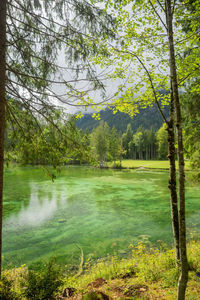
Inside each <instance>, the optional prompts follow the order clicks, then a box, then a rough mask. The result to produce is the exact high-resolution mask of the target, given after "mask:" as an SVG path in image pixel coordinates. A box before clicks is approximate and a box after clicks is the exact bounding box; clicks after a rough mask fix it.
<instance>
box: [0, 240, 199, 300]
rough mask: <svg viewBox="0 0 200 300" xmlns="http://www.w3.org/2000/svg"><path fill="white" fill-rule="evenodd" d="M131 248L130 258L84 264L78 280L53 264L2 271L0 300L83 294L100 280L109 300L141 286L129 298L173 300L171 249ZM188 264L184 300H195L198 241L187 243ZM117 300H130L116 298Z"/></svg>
mask: <svg viewBox="0 0 200 300" xmlns="http://www.w3.org/2000/svg"><path fill="white" fill-rule="evenodd" d="M130 247H131V250H132V255H131V257H130V258H127V259H124V258H119V257H118V256H116V255H114V256H112V257H110V258H106V259H102V260H101V261H100V262H98V263H96V264H93V265H90V263H89V262H87V263H86V264H85V268H84V273H83V274H82V275H81V276H79V277H77V276H75V275H74V274H67V273H66V272H64V271H63V270H60V268H59V267H58V266H57V265H56V264H55V262H54V261H50V262H49V263H48V264H46V265H43V267H42V268H41V269H40V270H39V271H33V270H28V268H27V267H26V266H22V267H21V268H16V269H12V270H7V271H4V272H3V275H2V279H1V281H0V299H1V300H2V299H3V300H18V299H30V300H31V299H32V300H34V299H35V300H45V299H55V297H56V295H62V291H63V290H64V289H65V288H67V287H73V288H75V289H76V292H77V293H78V294H79V295H83V294H85V293H86V292H87V291H89V290H90V286H91V283H92V282H94V281H95V280H97V279H99V278H102V279H104V281H105V284H104V285H103V286H102V287H101V291H102V292H104V293H106V294H107V295H109V296H110V297H111V298H112V296H113V295H114V294H113V293H115V298H116V297H117V296H116V291H117V289H118V290H120V293H121V294H122V293H124V294H123V295H126V294H127V293H130V290H131V288H132V290H133V287H141V288H140V290H141V291H143V293H144V294H142V295H141V297H140V295H139V294H137V298H134V297H132V298H131V299H176V291H177V281H178V277H179V270H178V269H177V267H176V264H175V253H174V250H173V249H166V248H165V247H163V246H162V247H160V249H155V248H153V247H152V246H148V247H147V246H146V244H145V243H143V242H140V243H138V244H137V245H131V246H130ZM188 261H189V264H190V273H189V281H188V288H187V297H186V299H198V297H199V295H200V277H199V275H200V241H196V240H192V241H190V242H189V243H188ZM145 293H146V294H145ZM121 294H120V295H121ZM132 295H133V294H132ZM145 295H146V296H145ZM157 297H158V298H157ZM117 299H130V298H126V297H125V296H122V298H121V296H119V297H118V298H117Z"/></svg>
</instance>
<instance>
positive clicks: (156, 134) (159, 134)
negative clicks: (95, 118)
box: [89, 121, 168, 167]
mask: <svg viewBox="0 0 200 300" xmlns="http://www.w3.org/2000/svg"><path fill="white" fill-rule="evenodd" d="M89 140H90V145H91V150H92V155H93V157H94V159H95V160H96V161H98V162H99V165H100V167H103V166H105V165H106V162H108V161H113V162H114V164H115V162H116V161H121V160H122V159H124V158H125V159H143V160H151V159H167V154H168V146H167V131H166V127H165V125H163V126H162V127H161V128H160V129H159V130H158V131H155V130H154V129H153V128H150V129H144V128H143V127H142V126H140V127H139V128H138V130H137V131H136V133H133V130H132V127H131V124H128V126H127V128H126V132H124V133H123V134H120V133H118V132H117V130H116V128H115V127H112V129H111V128H110V127H109V125H108V124H107V123H106V122H104V121H101V122H100V124H99V126H98V127H96V128H95V129H93V131H92V132H91V133H90V134H89Z"/></svg>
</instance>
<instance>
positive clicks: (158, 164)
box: [108, 159, 190, 170]
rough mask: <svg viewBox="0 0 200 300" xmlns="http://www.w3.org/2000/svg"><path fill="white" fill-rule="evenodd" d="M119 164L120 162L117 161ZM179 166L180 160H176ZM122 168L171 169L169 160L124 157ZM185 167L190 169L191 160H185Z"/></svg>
mask: <svg viewBox="0 0 200 300" xmlns="http://www.w3.org/2000/svg"><path fill="white" fill-rule="evenodd" d="M117 165H119V162H117ZM108 166H109V167H113V166H114V164H113V163H109V164H108ZM176 166H177V168H178V161H176ZM122 168H146V169H169V161H168V160H133V159H124V160H122ZM185 169H186V170H190V162H189V161H185Z"/></svg>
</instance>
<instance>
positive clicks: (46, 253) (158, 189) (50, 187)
mask: <svg viewBox="0 0 200 300" xmlns="http://www.w3.org/2000/svg"><path fill="white" fill-rule="evenodd" d="M16 173H17V175H18V176H17V180H16ZM167 186H168V173H167V172H145V171H139V172H137V171H129V172H126V171H112V170H95V169H93V170H92V169H87V168H83V167H77V168H66V169H65V170H64V171H63V173H62V174H61V176H60V177H58V178H57V179H56V180H55V182H54V183H52V182H51V181H50V180H49V179H47V178H46V177H45V176H44V174H43V173H42V171H41V170H39V169H36V168H25V169H23V168H16V170H14V171H12V172H11V171H10V172H7V173H6V176H5V194H4V201H5V202H4V228H3V255H4V265H8V264H10V263H12V264H13V265H21V264H23V263H26V264H30V263H32V262H36V261H37V260H41V259H45V258H49V257H50V256H54V257H57V258H58V260H59V261H60V262H65V263H69V262H70V263H78V262H79V257H80V253H79V249H78V247H77V246H76V244H79V245H80V246H81V247H82V249H83V251H84V256H85V258H86V259H87V256H88V255H90V256H92V257H94V258H99V257H103V256H105V255H107V254H108V253H110V254H113V253H116V252H117V253H121V252H122V250H125V251H127V249H128V246H129V245H130V244H131V243H135V242H137V241H138V240H140V239H141V236H148V237H149V239H150V241H151V242H153V243H156V241H157V240H163V241H165V242H169V243H170V242H171V241H172V229H171V223H170V219H171V217H170V204H169V191H168V187H167ZM192 191H194V189H188V192H187V199H189V205H188V210H187V211H188V216H189V220H192V218H193V217H194V216H195V219H196V220H198V216H199V214H200V205H199V199H198V195H200V192H199V190H195V192H192ZM120 251H121V252H120Z"/></svg>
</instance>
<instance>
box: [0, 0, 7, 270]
mask: <svg viewBox="0 0 200 300" xmlns="http://www.w3.org/2000/svg"><path fill="white" fill-rule="evenodd" d="M6 3H7V0H1V1H0V275H1V267H2V216H3V165H4V132H5V94H6V93H5V85H6V58H5V54H6Z"/></svg>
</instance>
